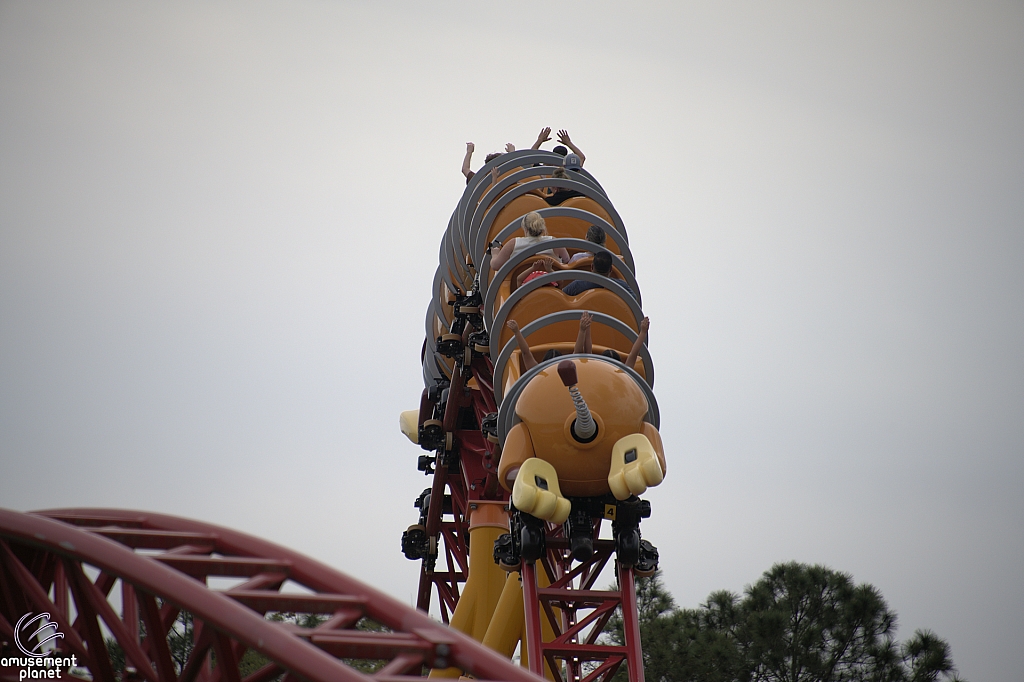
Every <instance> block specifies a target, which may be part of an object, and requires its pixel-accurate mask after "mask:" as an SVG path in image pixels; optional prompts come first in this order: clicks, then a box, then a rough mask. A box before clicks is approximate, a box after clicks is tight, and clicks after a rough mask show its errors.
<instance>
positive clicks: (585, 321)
mask: <svg viewBox="0 0 1024 682" xmlns="http://www.w3.org/2000/svg"><path fill="white" fill-rule="evenodd" d="M593 321H594V316H593V315H591V314H590V313H589V312H587V311H583V314H582V315H580V329H582V330H583V331H586V330H588V329H590V323H591V322H593Z"/></svg>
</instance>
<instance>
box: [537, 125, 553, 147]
mask: <svg viewBox="0 0 1024 682" xmlns="http://www.w3.org/2000/svg"><path fill="white" fill-rule="evenodd" d="M550 139H551V128H550V127H548V128H541V129H540V134H539V135H537V144H538V145H541V144H543V143H545V142H547V141H548V140H550Z"/></svg>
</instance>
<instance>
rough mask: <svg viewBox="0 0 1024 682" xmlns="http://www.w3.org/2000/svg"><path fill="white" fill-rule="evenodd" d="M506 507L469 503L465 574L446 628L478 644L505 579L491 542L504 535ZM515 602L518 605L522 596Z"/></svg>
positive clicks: (435, 673) (454, 671) (441, 673)
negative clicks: (460, 591) (453, 629)
mask: <svg viewBox="0 0 1024 682" xmlns="http://www.w3.org/2000/svg"><path fill="white" fill-rule="evenodd" d="M506 507H507V503H506V502H492V501H489V500H476V501H473V502H470V503H469V575H468V576H466V584H465V586H464V587H463V589H462V595H461V596H460V597H459V603H458V605H457V606H456V607H455V613H453V614H452V619H451V624H450V625H451V627H453V628H455V629H456V630H459V631H460V632H464V633H465V634H467V635H469V636H470V637H472V638H473V639H475V640H476V641H478V642H480V641H483V639H484V635H485V634H486V632H487V628H488V626H489V625H490V623H491V616H492V615H493V614H494V608H495V606H497V604H498V599H499V598H500V597H501V595H502V590H503V589H504V587H505V582H506V580H505V579H506V578H507V577H508V574H507V573H505V571H503V570H502V569H501V568H499V567H498V565H497V564H496V563H494V541H495V540H497V539H498V536H500V535H502V534H503V533H507V532H508V510H507V509H506ZM519 601H520V604H521V603H522V597H520V598H519ZM521 612H522V607H521V606H520V613H521ZM520 618H521V616H520ZM510 656H511V654H510ZM461 672H462V671H460V670H459V669H458V668H447V669H446V670H432V671H431V672H430V676H431V677H459V675H460V674H461Z"/></svg>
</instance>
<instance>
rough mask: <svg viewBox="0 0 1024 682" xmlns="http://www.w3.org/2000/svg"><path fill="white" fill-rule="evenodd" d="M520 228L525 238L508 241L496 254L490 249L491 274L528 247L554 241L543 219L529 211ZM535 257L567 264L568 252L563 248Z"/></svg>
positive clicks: (546, 251) (545, 251) (548, 250)
mask: <svg viewBox="0 0 1024 682" xmlns="http://www.w3.org/2000/svg"><path fill="white" fill-rule="evenodd" d="M522 226H523V233H524V234H525V235H526V236H525V237H516V238H515V239H510V240H508V241H507V242H505V245H504V246H502V247H501V250H500V251H498V253H494V252H493V248H492V251H491V271H492V272H497V271H498V270H499V269H500V268H501V266H502V265H504V264H505V263H507V262H508V261H509V259H511V258H512V256H514V255H516V254H517V253H520V252H521V251H523V250H524V249H525V248H527V247H528V246H532V245H534V244H539V243H540V242H546V241H548V240H551V239H554V237H552V236H551V235H549V234H548V226H547V225H546V224H545V223H544V218H542V217H541V215H540V214H539V213H537V212H536V211H531V212H529V213H527V214H526V215H525V216H523V222H522ZM536 255H538V256H551V257H552V258H557V259H558V260H559V261H561V262H562V263H568V262H569V252H568V251H566V250H565V249H564V248H557V249H546V250H544V251H541V252H540V253H538V254H536Z"/></svg>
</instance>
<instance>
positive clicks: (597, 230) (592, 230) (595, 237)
mask: <svg viewBox="0 0 1024 682" xmlns="http://www.w3.org/2000/svg"><path fill="white" fill-rule="evenodd" d="M606 236H607V235H606V234H605V233H604V228H603V227H601V226H600V225H591V226H590V227H588V228H587V241H588V242H592V243H594V244H598V245H600V246H604V240H605V237H606Z"/></svg>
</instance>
